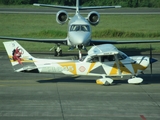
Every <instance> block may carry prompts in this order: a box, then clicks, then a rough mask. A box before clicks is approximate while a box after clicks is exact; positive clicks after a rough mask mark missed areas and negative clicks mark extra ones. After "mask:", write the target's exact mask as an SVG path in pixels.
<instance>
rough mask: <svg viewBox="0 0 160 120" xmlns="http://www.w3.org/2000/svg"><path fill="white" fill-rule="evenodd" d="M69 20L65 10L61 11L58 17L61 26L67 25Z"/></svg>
mask: <svg viewBox="0 0 160 120" xmlns="http://www.w3.org/2000/svg"><path fill="white" fill-rule="evenodd" d="M68 18H69V16H68V13H67V12H66V11H64V10H60V11H59V12H58V13H57V15H56V21H57V23H59V24H64V23H66V22H67V20H68Z"/></svg>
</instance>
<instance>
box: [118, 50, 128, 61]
mask: <svg viewBox="0 0 160 120" xmlns="http://www.w3.org/2000/svg"><path fill="white" fill-rule="evenodd" d="M126 58H127V55H126V54H125V53H123V52H121V51H119V53H118V59H119V60H124V59H126Z"/></svg>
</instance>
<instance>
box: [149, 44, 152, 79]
mask: <svg viewBox="0 0 160 120" xmlns="http://www.w3.org/2000/svg"><path fill="white" fill-rule="evenodd" d="M149 62H150V71H151V76H152V45H151V44H150V61H149Z"/></svg>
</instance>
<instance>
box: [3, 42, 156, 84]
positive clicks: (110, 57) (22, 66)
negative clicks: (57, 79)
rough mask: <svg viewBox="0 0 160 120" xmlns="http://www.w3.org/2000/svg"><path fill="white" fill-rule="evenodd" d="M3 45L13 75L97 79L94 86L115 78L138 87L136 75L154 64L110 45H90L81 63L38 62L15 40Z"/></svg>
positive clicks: (148, 58)
mask: <svg viewBox="0 0 160 120" xmlns="http://www.w3.org/2000/svg"><path fill="white" fill-rule="evenodd" d="M3 44H4V46H5V49H6V51H7V54H8V56H9V59H10V62H11V64H12V67H13V69H14V70H15V71H16V72H30V73H50V74H58V73H59V74H64V75H71V76H77V75H78V76H97V77H99V79H97V80H96V83H97V84H102V85H110V84H112V82H113V80H116V79H118V80H123V79H128V83H132V84H139V83H141V82H142V81H143V79H142V78H140V77H137V76H138V75H139V74H141V73H142V72H143V71H144V70H145V69H146V68H147V67H148V66H149V64H152V63H153V62H156V61H157V60H156V59H154V58H150V57H146V56H131V57H129V56H127V55H126V54H125V53H123V52H121V51H119V50H118V49H117V48H116V47H115V46H113V45H112V44H103V45H98V46H93V47H92V48H91V49H90V50H89V51H88V55H87V56H85V57H83V59H82V60H58V59H39V58H35V57H33V56H31V55H30V54H29V53H28V52H27V51H26V50H25V49H24V48H23V47H22V46H21V45H19V44H18V43H17V42H16V41H9V42H3Z"/></svg>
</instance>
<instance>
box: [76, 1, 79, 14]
mask: <svg viewBox="0 0 160 120" xmlns="http://www.w3.org/2000/svg"><path fill="white" fill-rule="evenodd" d="M76 13H79V0H76Z"/></svg>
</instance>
